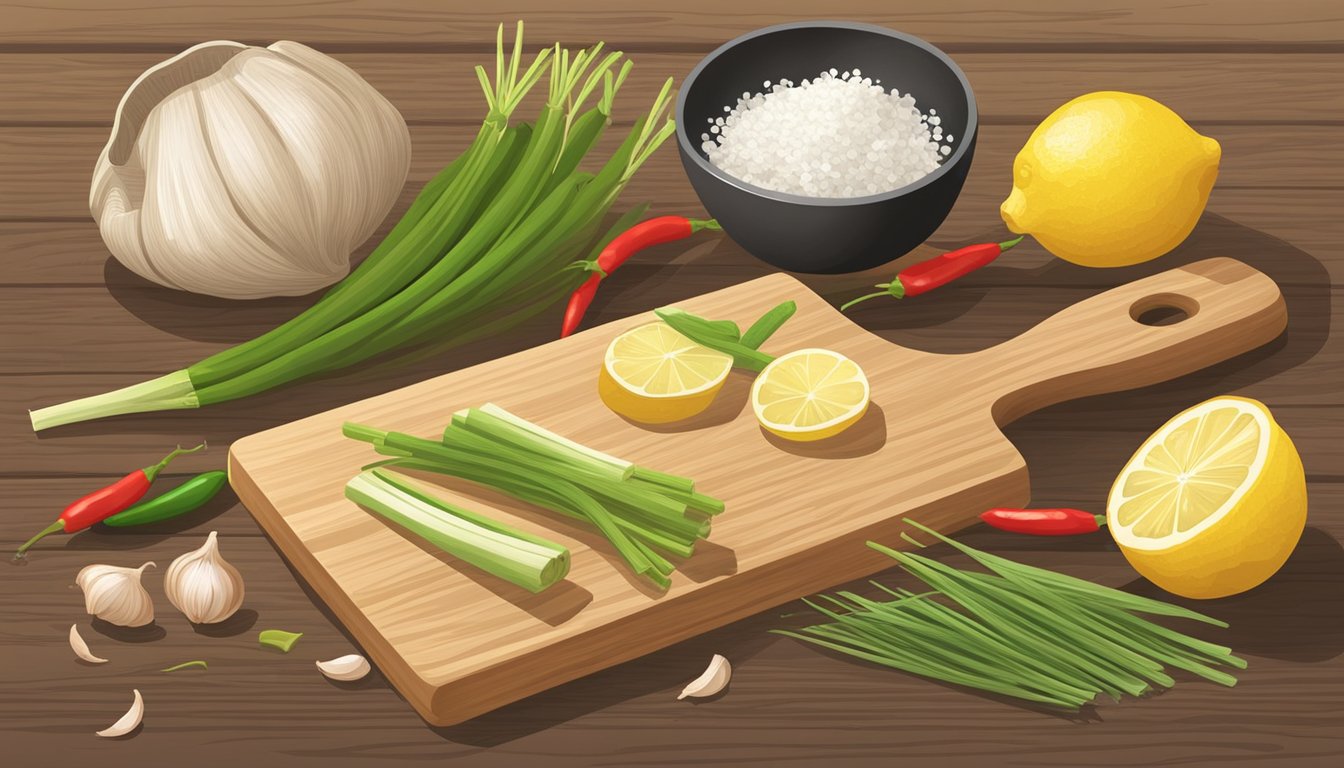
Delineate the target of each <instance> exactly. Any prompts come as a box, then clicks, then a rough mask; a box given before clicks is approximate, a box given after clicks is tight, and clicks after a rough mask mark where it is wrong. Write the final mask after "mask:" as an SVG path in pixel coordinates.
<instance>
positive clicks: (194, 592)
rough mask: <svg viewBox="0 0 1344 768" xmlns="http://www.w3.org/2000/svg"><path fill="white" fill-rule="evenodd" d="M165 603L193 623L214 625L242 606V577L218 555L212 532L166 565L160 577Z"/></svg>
mask: <svg viewBox="0 0 1344 768" xmlns="http://www.w3.org/2000/svg"><path fill="white" fill-rule="evenodd" d="M163 591H164V592H165V593H167V595H168V602H170V603H172V604H173V606H174V607H176V608H177V610H179V611H181V612H182V613H183V614H185V615H186V617H187V620H188V621H190V622H192V623H193V624H217V623H219V622H221V621H224V620H225V619H227V618H229V617H230V616H232V615H233V614H234V613H236V612H237V611H238V609H239V608H241V607H242V605H243V592H244V590H243V575H242V574H241V573H239V572H238V569H237V568H234V567H233V566H232V565H230V564H229V562H228V561H227V560H225V559H224V558H223V557H222V556H221V555H220V554H219V538H218V536H217V535H216V533H215V532H214V531H211V532H210V535H209V536H208V537H206V540H205V544H203V545H201V548H200V549H198V550H196V551H194V552H188V553H187V554H185V555H182V556H180V557H178V558H177V559H176V560H174V561H173V564H172V565H170V566H168V572H167V573H165V574H164V576H163Z"/></svg>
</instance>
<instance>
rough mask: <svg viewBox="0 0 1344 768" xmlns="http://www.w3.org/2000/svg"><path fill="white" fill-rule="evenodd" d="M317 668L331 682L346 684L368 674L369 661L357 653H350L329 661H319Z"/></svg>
mask: <svg viewBox="0 0 1344 768" xmlns="http://www.w3.org/2000/svg"><path fill="white" fill-rule="evenodd" d="M317 668H318V669H319V670H320V671H321V672H322V674H324V675H326V676H327V677H329V678H331V679H332V680H342V681H347V682H348V681H350V680H358V679H360V678H361V677H364V676H365V675H367V674H369V660H368V659H366V658H364V657H363V656H360V655H359V654H358V653H350V654H346V655H345V656H339V657H337V658H334V659H332V660H330V661H319V662H317Z"/></svg>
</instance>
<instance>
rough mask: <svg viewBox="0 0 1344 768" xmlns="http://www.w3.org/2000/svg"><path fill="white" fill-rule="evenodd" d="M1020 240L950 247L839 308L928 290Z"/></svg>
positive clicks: (976, 267)
mask: <svg viewBox="0 0 1344 768" xmlns="http://www.w3.org/2000/svg"><path fill="white" fill-rule="evenodd" d="M1020 242H1022V238H1021V237H1016V238H1013V239H1012V240H1007V241H1005V242H1002V243H977V244H976V245H968V246H966V247H965V248H958V249H957V250H955V251H949V252H947V253H944V254H942V255H940V256H934V257H933V258H932V259H926V260H924V261H921V262H919V263H918V264H914V265H912V266H909V267H906V268H905V269H903V270H901V271H900V272H898V273H897V274H896V279H895V280H892V281H891V282H890V283H878V284H877V285H876V286H874V287H875V288H881V289H882V290H881V292H879V293H870V294H868V295H867V296H860V297H859V298H857V299H854V300H853V301H850V302H846V303H845V304H844V305H842V306H841V307H840V311H841V312H844V311H845V310H847V309H849V308H850V307H852V306H854V305H855V304H858V303H859V302H861V301H867V300H868V299H875V298H877V297H878V296H891V297H892V298H895V299H900V298H904V297H906V296H918V295H919V294H921V293H927V292H929V291H931V290H933V289H934V288H937V287H939V286H943V285H947V284H948V283H950V282H952V281H953V280H956V279H957V278H959V277H965V276H966V275H969V274H970V273H972V272H974V271H975V270H977V269H979V268H981V267H983V266H985V265H986V264H988V263H990V262H991V261H993V260H994V259H997V258H998V257H999V254H1001V253H1003V252H1004V251H1006V250H1008V249H1009V248H1012V247H1013V246H1014V245H1017V244H1018V243H1020Z"/></svg>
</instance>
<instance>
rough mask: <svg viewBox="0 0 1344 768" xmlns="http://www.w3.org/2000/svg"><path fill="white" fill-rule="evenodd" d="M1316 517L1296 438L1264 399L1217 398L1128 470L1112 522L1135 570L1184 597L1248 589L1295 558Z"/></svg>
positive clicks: (1143, 449)
mask: <svg viewBox="0 0 1344 768" xmlns="http://www.w3.org/2000/svg"><path fill="white" fill-rule="evenodd" d="M1306 520H1307V484H1306V476H1305V475H1304V473H1303V471H1302V459H1301V458H1300V457H1299V456H1298V454H1297V448H1295V447H1294V446H1293V441H1292V440H1290V439H1289V438H1288V435H1287V434H1286V433H1285V432H1284V431H1283V428H1282V427H1280V426H1279V425H1278V424H1277V423H1276V422H1275V421H1274V417H1273V416H1271V415H1270V413H1269V409H1268V408H1266V407H1265V405H1264V404H1263V403H1260V402H1258V401H1255V400H1249V399H1246V398H1242V397H1216V398H1214V399H1212V400H1208V401H1206V402H1203V403H1200V404H1199V405H1196V406H1194V407H1193V408H1190V409H1188V410H1186V411H1183V412H1182V413H1180V414H1178V415H1177V416H1176V417H1175V418H1173V419H1172V420H1171V421H1168V422H1167V423H1166V424H1165V425H1163V426H1162V428H1161V429H1159V430H1158V431H1157V432H1156V433H1154V434H1153V436H1152V437H1149V438H1148V440H1147V441H1145V442H1144V444H1143V445H1142V446H1140V447H1139V450H1138V452H1136V453H1135V454H1134V456H1133V458H1131V459H1130V460H1129V463H1128V464H1126V465H1125V468H1124V469H1123V470H1121V471H1120V476H1119V477H1117V478H1116V479H1115V485H1113V486H1112V487H1111V495H1110V498H1109V499H1108V500H1107V503H1106V522H1107V525H1108V526H1109V527H1110V529H1111V535H1112V536H1113V537H1114V538H1115V542H1116V543H1117V544H1118V545H1120V550H1121V551H1122V552H1124V554H1125V558H1126V559H1128V560H1129V563H1130V565H1132V566H1134V570H1136V571H1138V572H1139V573H1141V574H1143V576H1145V577H1147V579H1148V580H1149V581H1151V582H1153V583H1154V584H1156V585H1157V586H1159V587H1161V588H1163V589H1165V590H1167V591H1168V592H1172V593H1174V594H1177V595H1183V596H1185V597H1194V598H1213V597H1223V596H1226V595H1235V594H1237V593H1239V592H1244V591H1246V590H1248V589H1251V588H1252V587H1255V586H1256V585H1258V584H1260V583H1261V582H1263V581H1265V580H1266V579H1268V578H1269V577H1270V576H1272V575H1274V572H1275V571H1277V570H1279V568H1280V567H1281V566H1282V565H1283V564H1284V562H1285V561H1286V560H1287V559H1288V556H1289V555H1290V554H1291V553H1292V551H1293V548H1294V547H1296V546H1297V540H1298V539H1299V538H1300V537H1301V536H1302V529H1303V527H1304V526H1305V525H1306Z"/></svg>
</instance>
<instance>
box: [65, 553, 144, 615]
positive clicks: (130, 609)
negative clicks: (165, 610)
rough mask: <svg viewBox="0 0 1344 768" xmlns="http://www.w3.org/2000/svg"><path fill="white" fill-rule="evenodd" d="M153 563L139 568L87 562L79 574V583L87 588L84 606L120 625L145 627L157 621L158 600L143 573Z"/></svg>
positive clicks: (81, 587) (80, 586)
mask: <svg viewBox="0 0 1344 768" xmlns="http://www.w3.org/2000/svg"><path fill="white" fill-rule="evenodd" d="M151 565H154V563H152V562H151V563H145V564H143V565H141V566H140V567H139V568H121V567H119V566H115V565H101V564H99V565H86V566H84V568H82V569H81V570H80V572H79V575H78V576H76V577H75V583H76V584H78V585H79V588H80V589H82V590H84V610H86V611H88V612H89V615H91V616H97V617H98V618H100V619H102V620H103V621H106V622H108V623H111V624H116V625H117V626H119V627H143V626H145V625H146V624H148V623H150V622H152V621H154V601H153V600H152V599H150V597H149V593H148V592H146V591H145V587H144V585H143V584H141V583H140V575H141V573H143V572H144V570H145V569H146V568H148V567H149V566H151ZM155 567H157V566H155Z"/></svg>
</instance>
